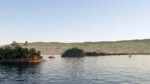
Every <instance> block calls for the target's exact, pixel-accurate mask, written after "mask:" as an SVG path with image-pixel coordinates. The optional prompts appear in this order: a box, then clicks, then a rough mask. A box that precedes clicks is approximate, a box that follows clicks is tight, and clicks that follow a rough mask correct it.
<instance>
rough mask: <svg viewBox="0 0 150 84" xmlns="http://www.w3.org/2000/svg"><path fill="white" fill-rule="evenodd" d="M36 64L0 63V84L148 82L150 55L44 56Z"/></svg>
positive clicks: (119, 83)
mask: <svg viewBox="0 0 150 84" xmlns="http://www.w3.org/2000/svg"><path fill="white" fill-rule="evenodd" d="M44 59H46V62H43V63H38V64H0V84H70V83H71V84H143V83H147V84H149V83H150V61H149V60H150V56H148V55H143V56H132V57H128V56H105V57H86V58H61V57H60V56H56V59H48V56H44Z"/></svg>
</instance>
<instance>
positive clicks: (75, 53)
mask: <svg viewBox="0 0 150 84" xmlns="http://www.w3.org/2000/svg"><path fill="white" fill-rule="evenodd" d="M83 56H85V53H84V51H83V50H82V49H79V48H71V49H68V50H66V51H65V52H64V53H63V54H62V57H83Z"/></svg>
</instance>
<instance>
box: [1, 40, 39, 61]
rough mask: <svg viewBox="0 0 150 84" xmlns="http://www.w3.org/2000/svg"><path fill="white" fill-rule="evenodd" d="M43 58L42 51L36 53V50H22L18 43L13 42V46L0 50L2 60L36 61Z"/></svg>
mask: <svg viewBox="0 0 150 84" xmlns="http://www.w3.org/2000/svg"><path fill="white" fill-rule="evenodd" d="M34 58H39V59H40V58H42V57H41V53H40V51H36V50H35V49H34V48H31V49H27V48H22V47H21V46H19V45H18V44H17V43H16V42H13V43H12V44H11V46H4V47H1V48H0V59H34Z"/></svg>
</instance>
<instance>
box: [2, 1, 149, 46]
mask: <svg viewBox="0 0 150 84" xmlns="http://www.w3.org/2000/svg"><path fill="white" fill-rule="evenodd" d="M149 4H150V0H0V45H1V44H7V43H11V42H12V41H17V42H24V41H29V42H37V41H42V42H85V41H86V42H87V41H93V42H94V41H116V40H130V39H149V38H150V23H149V22H150V5H149Z"/></svg>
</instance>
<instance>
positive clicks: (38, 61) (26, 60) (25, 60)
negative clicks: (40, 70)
mask: <svg viewBox="0 0 150 84" xmlns="http://www.w3.org/2000/svg"><path fill="white" fill-rule="evenodd" d="M44 61H45V60H44V59H34V60H32V59H9V60H6V59H3V60H0V63H41V62H44Z"/></svg>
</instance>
